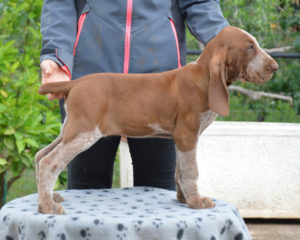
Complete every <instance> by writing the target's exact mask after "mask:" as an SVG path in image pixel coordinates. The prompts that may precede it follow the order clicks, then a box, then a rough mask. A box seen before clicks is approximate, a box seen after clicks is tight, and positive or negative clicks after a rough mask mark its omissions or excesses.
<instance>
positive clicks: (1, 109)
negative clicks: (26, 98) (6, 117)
mask: <svg viewBox="0 0 300 240" xmlns="http://www.w3.org/2000/svg"><path fill="white" fill-rule="evenodd" d="M5 111H6V106H5V105H4V104H2V103H0V113H2V112H5Z"/></svg>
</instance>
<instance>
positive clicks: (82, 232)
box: [79, 228, 92, 240]
mask: <svg viewBox="0 0 300 240" xmlns="http://www.w3.org/2000/svg"><path fill="white" fill-rule="evenodd" d="M79 233H80V236H81V238H82V239H84V240H90V238H91V236H92V235H91V233H90V228H84V229H81V230H80V232H79Z"/></svg>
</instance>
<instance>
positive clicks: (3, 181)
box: [0, 172, 6, 208]
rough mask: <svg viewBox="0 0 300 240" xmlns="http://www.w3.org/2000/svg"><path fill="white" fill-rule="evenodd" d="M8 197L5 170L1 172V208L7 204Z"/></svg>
mask: <svg viewBox="0 0 300 240" xmlns="http://www.w3.org/2000/svg"><path fill="white" fill-rule="evenodd" d="M5 198H6V183H5V172H3V173H0V208H1V207H2V206H3V205H4V204H5V200H6V199H5Z"/></svg>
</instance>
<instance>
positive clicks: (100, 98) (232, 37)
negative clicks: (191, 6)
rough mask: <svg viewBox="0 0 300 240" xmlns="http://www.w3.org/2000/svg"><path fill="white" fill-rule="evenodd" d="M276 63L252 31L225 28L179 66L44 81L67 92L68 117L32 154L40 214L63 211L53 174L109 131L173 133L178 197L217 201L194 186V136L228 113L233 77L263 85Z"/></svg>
mask: <svg viewBox="0 0 300 240" xmlns="http://www.w3.org/2000/svg"><path fill="white" fill-rule="evenodd" d="M251 46H252V47H251ZM277 68H278V65H277V63H276V62H275V61H274V59H272V58H271V57H269V56H268V55H267V54H266V53H264V52H263V50H262V49H261V48H260V47H259V45H258V44H257V42H256V40H255V39H254V38H253V37H252V36H251V35H249V34H248V33H246V32H244V31H242V30H240V29H238V28H234V27H227V28H225V29H224V30H222V31H221V32H220V33H219V34H218V35H217V37H216V38H215V39H213V40H212V41H211V42H210V43H209V44H208V45H207V46H206V48H205V49H204V51H203V53H202V55H201V56H200V58H199V59H198V60H197V61H196V62H194V63H190V64H187V65H186V66H184V67H182V68H180V69H176V70H172V71H168V72H163V73H153V74H127V75H124V74H114V73H99V74H92V75H87V76H85V77H82V78H80V79H78V80H74V81H70V82H59V83H47V84H44V85H42V86H41V88H40V91H39V93H40V94H47V93H60V92H63V93H64V94H65V95H66V112H67V118H66V121H65V123H64V125H63V128H62V132H61V135H60V136H59V137H58V139H57V140H56V141H54V143H52V144H51V145H49V146H48V147H46V148H44V149H42V150H41V151H40V152H38V153H37V156H36V166H37V181H38V191H39V211H40V212H43V213H54V214H62V213H63V212H64V211H63V209H62V207H61V206H60V205H59V204H58V202H60V201H62V198H61V197H60V196H59V195H58V194H53V186H54V183H55V180H56V179H57V176H58V174H59V173H60V172H61V171H62V170H63V168H64V167H65V166H66V165H67V164H68V163H69V162H70V161H71V160H72V159H73V158H74V157H75V156H76V155H77V154H79V153H80V152H82V151H84V150H86V149H88V148H89V147H90V146H92V145H93V143H95V142H96V141H97V140H98V139H99V138H100V137H103V136H108V135H123V136H130V137H150V136H158V137H169V138H174V140H175V143H176V151H177V152H176V153H177V154H176V155H177V156H176V158H177V160H176V161H177V167H176V176H175V178H176V183H177V196H178V199H179V201H180V202H186V203H187V204H188V206H189V207H192V208H208V207H212V206H214V203H213V202H212V201H211V200H210V199H209V198H205V197H201V196H200V195H199V192H198V188H197V179H198V170H197V161H196V144H197V140H198V136H199V135H200V134H201V133H202V131H204V129H205V128H206V127H207V126H208V125H209V124H210V123H211V122H212V121H213V120H214V119H215V117H216V116H217V114H221V115H223V116H226V115H228V113H229V94H228V90H227V86H228V85H230V84H231V83H232V82H234V81H236V80H238V79H243V80H246V81H250V82H254V83H262V82H265V81H267V80H268V79H270V77H271V76H272V74H273V72H274V71H276V70H277Z"/></svg>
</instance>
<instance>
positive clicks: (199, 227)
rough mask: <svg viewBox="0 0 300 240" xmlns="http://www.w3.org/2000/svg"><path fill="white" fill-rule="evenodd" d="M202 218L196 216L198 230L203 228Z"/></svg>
mask: <svg viewBox="0 0 300 240" xmlns="http://www.w3.org/2000/svg"><path fill="white" fill-rule="evenodd" d="M202 221H203V220H202V218H196V219H195V225H196V227H197V228H198V230H201V223H202Z"/></svg>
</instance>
